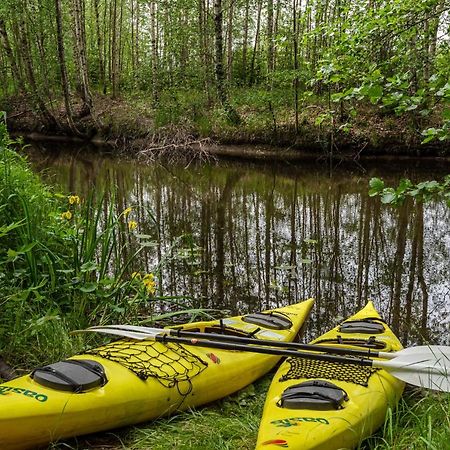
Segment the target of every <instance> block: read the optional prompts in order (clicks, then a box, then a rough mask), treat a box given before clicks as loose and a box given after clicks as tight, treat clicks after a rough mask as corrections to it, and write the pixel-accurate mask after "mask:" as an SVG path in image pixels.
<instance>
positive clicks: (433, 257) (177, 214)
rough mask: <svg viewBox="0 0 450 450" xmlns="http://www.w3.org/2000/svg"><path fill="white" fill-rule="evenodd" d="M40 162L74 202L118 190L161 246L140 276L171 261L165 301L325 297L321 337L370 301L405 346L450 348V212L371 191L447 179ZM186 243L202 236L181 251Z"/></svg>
mask: <svg viewBox="0 0 450 450" xmlns="http://www.w3.org/2000/svg"><path fill="white" fill-rule="evenodd" d="M31 159H32V161H34V163H35V167H37V168H39V169H41V168H44V167H45V168H46V169H47V170H46V171H45V174H46V175H45V176H47V177H48V178H49V179H50V180H51V181H52V182H54V183H58V184H60V185H61V186H62V187H63V189H65V190H68V191H70V192H71V193H77V194H79V195H80V194H83V195H87V193H88V191H89V190H90V189H92V188H95V190H96V192H108V191H110V190H111V188H112V187H113V186H116V187H117V189H118V196H117V202H118V208H119V210H123V209H125V208H126V207H127V206H130V205H137V206H138V208H137V210H136V211H137V212H136V214H137V216H136V218H137V222H138V223H139V233H140V234H150V235H152V237H153V239H154V240H155V241H157V245H154V246H149V247H147V248H146V251H145V252H144V253H143V254H142V256H141V259H140V260H139V261H138V262H136V267H133V268H132V270H143V271H152V270H154V267H156V266H157V265H158V264H159V263H161V261H162V260H163V259H164V263H163V264H162V268H161V273H160V276H161V281H162V284H163V289H162V290H163V293H164V295H171V296H185V297H186V299H185V300H184V302H183V303H182V304H183V307H186V306H188V307H195V308H198V307H203V308H220V309H227V310H231V311H232V312H243V313H244V312H247V311H253V310H256V309H261V308H264V309H265V308H267V307H271V306H278V305H282V304H287V303H289V302H294V301H296V300H299V299H302V298H307V297H315V298H316V306H315V309H314V313H313V315H312V317H311V320H310V323H309V330H308V332H309V334H310V335H311V336H312V335H318V334H319V333H322V332H324V331H325V330H326V329H328V328H329V327H331V326H334V325H335V324H336V322H337V320H338V319H340V318H344V317H346V316H348V315H350V314H351V313H353V312H354V311H355V310H356V309H358V308H360V307H361V306H362V305H363V304H364V303H365V302H366V300H367V299H368V298H370V299H373V300H374V302H375V304H376V306H377V307H378V308H379V309H380V311H381V312H382V314H383V316H384V318H385V319H386V320H387V321H388V322H389V323H390V324H391V325H392V327H393V329H394V330H395V332H396V333H398V335H399V336H400V337H401V339H402V340H403V343H404V344H405V345H409V344H411V343H422V342H439V343H444V344H450V338H449V333H448V330H449V324H450V210H449V209H448V208H447V207H446V206H445V205H444V204H443V203H438V202H432V203H429V204H426V205H422V204H421V203H417V202H415V201H413V200H411V201H410V202H408V203H406V204H405V205H403V206H402V207H401V208H399V209H393V208H391V207H385V206H383V205H381V204H380V201H379V200H378V199H373V198H370V197H369V196H368V194H367V191H368V180H369V179H370V178H371V176H382V177H384V178H385V180H386V181H387V182H390V183H392V184H395V183H396V182H397V181H398V180H399V179H400V178H401V177H405V176H406V177H409V178H411V179H413V180H414V181H421V180H424V179H432V178H433V177H439V176H441V175H440V174H436V173H435V172H431V171H427V170H423V169H417V168H411V163H409V165H408V166H398V167H392V165H391V166H388V167H386V166H384V167H383V166H378V167H377V166H375V167H374V168H372V169H371V172H370V174H369V173H367V172H362V171H361V170H360V169H358V170H357V169H356V168H351V169H350V170H349V169H344V168H341V169H339V170H334V171H333V174H332V176H331V177H330V176H329V170H328V168H327V167H321V165H320V164H315V165H309V166H305V165H299V166H294V167H289V168H286V167H284V168H280V167H276V165H271V166H267V165H266V166H263V165H249V164H242V163H241V164H231V163H228V164H226V163H221V164H217V165H202V166H195V165H191V166H190V167H189V168H184V167H171V168H165V167H163V166H160V165H157V164H154V165H142V164H140V163H139V162H127V161H123V160H122V161H118V160H114V159H109V158H107V157H92V156H89V157H87V156H77V157H74V156H67V154H60V155H58V156H57V157H55V156H54V155H53V157H52V158H51V159H46V158H45V157H43V154H42V153H40V154H37V153H36V152H33V153H32V154H31ZM419 167H420V166H419ZM444 170H445V168H444ZM447 171H448V170H447ZM154 221H156V223H157V232H155V227H154ZM181 235H189V236H191V237H190V238H189V239H188V238H186V239H184V240H183V241H182V242H183V244H182V245H177V246H174V245H173V242H174V241H175V240H176V238H177V237H179V236H181ZM169 256H170V257H169Z"/></svg>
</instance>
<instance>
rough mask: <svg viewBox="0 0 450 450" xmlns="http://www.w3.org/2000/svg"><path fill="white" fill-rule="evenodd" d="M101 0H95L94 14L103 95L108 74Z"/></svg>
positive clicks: (99, 75)
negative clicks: (102, 27) (100, 9)
mask: <svg viewBox="0 0 450 450" xmlns="http://www.w3.org/2000/svg"><path fill="white" fill-rule="evenodd" d="M98 2H99V0H94V14H95V30H96V33H97V51H98V77H99V83H100V88H101V91H102V92H103V95H105V94H106V76H105V57H104V48H103V43H102V33H101V31H100V12H99V5H98Z"/></svg>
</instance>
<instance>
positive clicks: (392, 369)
mask: <svg viewBox="0 0 450 450" xmlns="http://www.w3.org/2000/svg"><path fill="white" fill-rule="evenodd" d="M157 330H158V332H157V333H156V332H139V331H129V330H124V329H120V328H117V326H116V327H115V328H111V327H108V326H105V327H91V328H88V329H86V330H76V331H74V332H73V333H83V332H97V333H105V334H112V335H118V336H122V337H128V338H131V339H138V340H143V339H149V340H154V341H156V342H162V343H167V342H174V343H179V344H184V345H192V346H197V347H207V348H218V349H224V350H238V351H246V352H254V353H263V354H268V355H278V356H292V357H295V358H305V359H315V360H319V361H329V362H335V363H342V364H354V365H361V366H369V367H373V368H378V369H384V370H386V371H387V372H389V373H390V374H391V375H392V376H394V377H395V378H398V379H400V380H402V381H405V382H406V383H409V384H412V385H415V386H420V387H423V388H426V389H434V390H437V391H443V392H450V359H449V358H448V355H447V354H445V353H442V354H437V355H431V356H428V357H425V358H424V357H422V356H420V355H419V357H417V356H416V355H415V354H414V352H412V354H411V352H409V354H406V356H405V355H402V356H397V357H395V358H393V359H391V360H390V361H379V360H374V359H365V358H358V359H356V358H350V357H344V356H336V355H328V354H324V353H305V352H300V351H297V350H291V349H277V348H273V347H272V348H270V347H264V346H260V345H246V344H235V343H231V342H217V341H209V340H202V339H197V338H192V339H189V338H185V337H176V336H170V335H168V333H167V331H168V330H167V329H162V330H159V329H157ZM172 331H176V330H172ZM169 334H170V333H169ZM254 341H256V342H255V343H258V341H257V340H256V339H255V340H254ZM319 350H320V349H319Z"/></svg>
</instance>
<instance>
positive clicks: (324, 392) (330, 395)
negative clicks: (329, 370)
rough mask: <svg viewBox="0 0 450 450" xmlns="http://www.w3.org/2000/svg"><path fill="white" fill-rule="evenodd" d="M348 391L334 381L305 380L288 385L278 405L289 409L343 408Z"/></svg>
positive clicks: (322, 409)
mask: <svg viewBox="0 0 450 450" xmlns="http://www.w3.org/2000/svg"><path fill="white" fill-rule="evenodd" d="M347 400H348V396H347V393H346V392H345V391H344V390H343V389H341V388H340V387H339V386H336V385H335V384H333V383H330V382H328V381H323V380H311V381H305V382H303V383H300V384H296V385H294V386H290V387H288V388H287V389H286V390H285V391H284V392H283V393H282V394H281V398H280V400H279V401H278V403H277V405H278V406H279V407H281V408H289V409H313V410H321V411H324V410H330V409H342V404H343V403H344V401H347Z"/></svg>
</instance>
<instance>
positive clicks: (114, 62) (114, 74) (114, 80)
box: [110, 0, 119, 99]
mask: <svg viewBox="0 0 450 450" xmlns="http://www.w3.org/2000/svg"><path fill="white" fill-rule="evenodd" d="M110 35H111V57H110V61H111V63H110V64H111V84H112V98H113V99H116V98H117V96H118V94H119V79H118V78H119V73H118V72H119V58H118V54H117V53H118V48H117V0H113V1H112V4H111V31H110Z"/></svg>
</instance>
